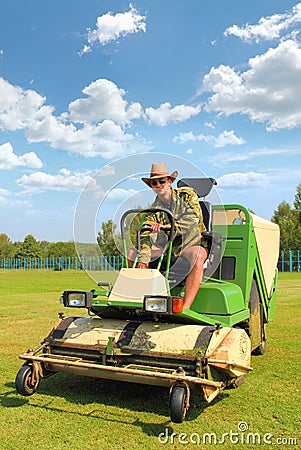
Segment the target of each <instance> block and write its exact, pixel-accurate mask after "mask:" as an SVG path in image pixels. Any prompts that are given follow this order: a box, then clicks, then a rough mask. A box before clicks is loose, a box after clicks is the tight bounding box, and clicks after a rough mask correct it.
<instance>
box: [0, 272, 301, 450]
mask: <svg viewBox="0 0 301 450" xmlns="http://www.w3.org/2000/svg"><path fill="white" fill-rule="evenodd" d="M113 277H114V274H111V273H103V274H101V276H100V277H99V279H102V280H112V279H113ZM93 287H95V284H94V282H93V281H92V280H91V279H90V278H89V277H88V276H87V275H86V274H85V273H82V272H46V271H44V272H38V271H37V272H22V271H19V272H13V271H11V272H3V271H2V272H0V308H1V316H0V325H1V328H0V330H1V331H0V349H1V371H0V399H1V406H0V412H1V416H0V417H1V429H0V448H1V449H11V450H13V449H14V450H15V449H16V450H19V449H31V448H33V447H37V448H39V449H41V450H43V449H45V450H46V449H72V450H77V449H84V450H87V449H95V450H96V449H97V450H98V449H109V448H114V449H157V448H160V447H162V448H175V449H181V448H204V449H209V448H224V449H227V450H228V449H231V448H233V449H243V448H244V447H246V448H248V449H250V448H252V449H253V448H260V449H263V448H294V449H297V448H301V436H300V428H301V426H300V387H299V385H300V329H301V323H300V312H301V274H296V273H293V274H288V273H285V274H280V279H279V289H278V300H277V310H276V314H275V317H274V320H273V322H271V323H270V324H269V326H268V350H267V353H266V354H265V355H264V356H257V357H253V360H252V365H253V367H254V371H253V372H252V373H251V374H249V375H248V376H247V379H246V382H245V383H244V384H243V385H242V386H241V387H240V388H239V389H236V390H227V391H225V392H224V393H222V394H221V395H220V396H219V397H218V398H217V399H216V400H215V401H214V402H213V403H212V404H211V405H207V404H206V403H205V402H204V401H203V400H202V396H201V395H200V394H199V393H198V392H195V393H193V399H192V404H191V407H190V409H189V412H188V416H187V418H186V421H185V422H184V423H183V424H181V425H180V424H179V425H177V424H173V423H171V422H170V420H169V410H168V390H167V389H164V388H158V387H151V386H145V385H135V384H131V383H121V382H113V381H109V380H95V379H90V378H85V377H78V376H73V375H67V374H66V375H65V374H57V375H55V376H53V377H50V378H48V379H45V380H42V381H41V384H40V386H39V389H38V392H37V393H36V394H35V395H33V396H32V397H22V396H21V395H19V394H17V393H16V392H15V387H14V379H15V376H16V373H17V371H18V370H19V368H20V366H21V365H22V361H21V360H19V359H18V355H19V354H20V353H22V352H23V351H24V350H26V349H27V348H28V347H35V346H38V345H39V343H40V342H41V340H42V339H43V338H44V337H45V336H46V335H47V334H48V333H49V331H50V329H51V327H52V326H53V324H54V323H55V322H56V320H57V313H58V312H59V311H62V309H63V308H62V305H60V304H59V302H58V299H59V297H60V294H61V292H62V291H63V290H64V289H72V288H75V289H91V288H93ZM65 313H66V310H65ZM240 422H245V423H246V424H248V432H250V433H259V435H260V438H261V439H262V440H263V436H264V434H265V433H271V434H273V438H271V439H272V442H273V445H272V446H270V445H269V444H264V443H263V442H262V443H261V445H259V444H254V445H253V444H245V445H244V444H242V443H240V444H234V443H233V444H231V442H230V438H229V437H226V443H225V444H216V445H213V444H212V445H210V444H209V443H208V439H207V443H206V445H200V446H197V445H193V444H192V443H190V444H182V443H181V442H180V441H181V439H182V440H184V442H185V441H187V442H189V441H190V438H192V439H194V442H196V439H197V438H198V437H200V439H202V438H203V435H204V433H215V435H216V437H217V439H218V440H220V439H221V438H222V435H223V433H230V432H231V430H232V432H233V433H236V432H238V424H239V423H240ZM166 429H167V430H168V433H169V439H168V443H167V444H166V445H163V444H160V443H159V441H158V436H159V434H160V433H164V432H165V430H166ZM248 432H246V433H245V435H243V434H242V433H241V432H240V433H239V439H244V438H246V437H245V436H246V434H247V433H248ZM172 433H175V435H174V437H173V438H171V437H170V435H171V434H172ZM180 433H186V435H187V436H186V437H185V436H184V435H182V436H180ZM192 433H194V434H192ZM283 438H284V439H291V438H296V439H297V441H298V443H297V445H284V444H283V445H277V444H276V441H275V440H276V439H283ZM179 439H180V441H179ZM233 439H235V436H234V435H233V436H232V440H233ZM172 442H173V443H172Z"/></svg>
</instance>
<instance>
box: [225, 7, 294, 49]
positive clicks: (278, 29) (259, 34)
mask: <svg viewBox="0 0 301 450" xmlns="http://www.w3.org/2000/svg"><path fill="white" fill-rule="evenodd" d="M300 22H301V3H297V4H296V5H295V6H293V8H292V9H291V10H290V11H288V12H286V13H284V14H274V15H272V16H268V17H261V19H260V20H259V22H258V24H255V25H250V24H247V25H245V26H244V27H239V26H238V25H233V26H231V27H229V28H227V29H226V31H225V32H224V34H225V36H229V35H233V36H237V37H238V38H240V39H242V40H243V41H246V42H252V41H255V42H260V41H261V40H265V41H268V40H273V39H279V38H280V35H281V33H282V32H285V31H288V30H289V29H290V28H291V27H293V26H295V25H297V24H299V23H300Z"/></svg>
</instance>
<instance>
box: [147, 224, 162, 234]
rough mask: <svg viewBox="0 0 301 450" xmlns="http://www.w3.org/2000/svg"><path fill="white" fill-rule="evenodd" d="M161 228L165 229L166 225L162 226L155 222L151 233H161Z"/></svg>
mask: <svg viewBox="0 0 301 450" xmlns="http://www.w3.org/2000/svg"><path fill="white" fill-rule="evenodd" d="M161 228H164V225H162V224H161V223H158V222H155V223H153V224H152V226H151V227H150V232H151V233H159V231H160V229H161Z"/></svg>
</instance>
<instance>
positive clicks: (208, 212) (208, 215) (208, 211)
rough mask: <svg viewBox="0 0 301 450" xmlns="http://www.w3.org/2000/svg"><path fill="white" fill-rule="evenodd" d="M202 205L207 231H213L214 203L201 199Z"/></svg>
mask: <svg viewBox="0 0 301 450" xmlns="http://www.w3.org/2000/svg"><path fill="white" fill-rule="evenodd" d="M200 207H201V210H202V215H203V222H204V225H205V227H206V230H207V231H212V205H211V203H209V202H206V201H204V200H200Z"/></svg>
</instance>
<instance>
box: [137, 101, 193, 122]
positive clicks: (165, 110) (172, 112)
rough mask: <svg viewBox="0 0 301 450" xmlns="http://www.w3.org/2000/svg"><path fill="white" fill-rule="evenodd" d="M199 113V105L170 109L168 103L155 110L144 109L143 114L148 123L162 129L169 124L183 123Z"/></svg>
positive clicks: (179, 106) (178, 106)
mask: <svg viewBox="0 0 301 450" xmlns="http://www.w3.org/2000/svg"><path fill="white" fill-rule="evenodd" d="M200 111H201V106H200V105H197V106H186V105H177V106H175V107H173V108H172V107H171V105H170V103H168V102H166V103H163V104H162V105H160V106H159V108H157V109H154V108H146V110H145V113H146V116H147V118H148V119H149V121H150V123H153V124H155V125H160V126H161V127H163V126H165V125H167V124H168V123H170V122H184V121H185V120H188V119H190V117H192V116H196V115H197V114H199V113H200Z"/></svg>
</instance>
